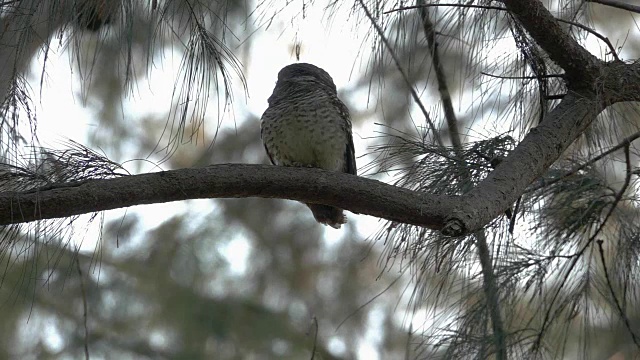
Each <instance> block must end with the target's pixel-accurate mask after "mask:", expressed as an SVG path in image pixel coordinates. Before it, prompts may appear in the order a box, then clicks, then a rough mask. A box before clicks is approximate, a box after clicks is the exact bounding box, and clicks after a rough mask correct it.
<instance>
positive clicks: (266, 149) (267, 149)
mask: <svg viewBox="0 0 640 360" xmlns="http://www.w3.org/2000/svg"><path fill="white" fill-rule="evenodd" d="M268 110H269V109H267V111H268ZM267 111H265V112H264V114H262V118H261V119H260V121H261V122H264V117H265V116H267ZM260 139H262V146H264V150H265V152H266V153H267V156H268V157H269V160H270V161H271V164H272V165H278V164H276V162H275V161H273V156H272V155H271V153H270V152H269V148H268V147H267V144H266V143H265V142H264V126H260Z"/></svg>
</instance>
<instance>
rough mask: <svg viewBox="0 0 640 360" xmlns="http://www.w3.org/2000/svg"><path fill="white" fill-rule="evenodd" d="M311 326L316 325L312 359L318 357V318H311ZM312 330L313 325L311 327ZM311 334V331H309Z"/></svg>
mask: <svg viewBox="0 0 640 360" xmlns="http://www.w3.org/2000/svg"><path fill="white" fill-rule="evenodd" d="M311 326H314V327H315V334H314V336H313V348H312V349H311V360H313V359H314V358H315V357H316V348H317V346H318V319H317V318H316V317H315V316H314V317H312V318H311ZM309 331H311V327H310V328H309ZM307 335H309V332H308V333H307Z"/></svg>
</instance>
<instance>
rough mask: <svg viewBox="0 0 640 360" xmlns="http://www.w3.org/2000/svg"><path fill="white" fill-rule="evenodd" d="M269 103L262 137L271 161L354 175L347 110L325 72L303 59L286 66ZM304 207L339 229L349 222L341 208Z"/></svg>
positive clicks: (323, 222) (321, 221) (353, 156)
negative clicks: (303, 61)
mask: <svg viewBox="0 0 640 360" xmlns="http://www.w3.org/2000/svg"><path fill="white" fill-rule="evenodd" d="M268 101H269V107H268V108H267V110H266V111H265V112H264V114H262V122H261V135H262V142H263V143H264V147H265V149H266V150H267V155H269V159H271V162H272V163H273V164H274V165H281V166H297V167H315V168H321V169H325V170H331V171H340V172H345V173H349V174H353V175H356V159H355V154H354V150H353V138H352V136H351V119H350V117H349V110H348V109H347V107H346V106H345V105H344V104H343V103H342V101H340V99H338V92H337V90H336V86H335V84H334V83H333V79H332V78H331V76H329V74H328V73H327V72H326V71H324V70H322V69H321V68H319V67H317V66H315V65H311V64H305V63H298V64H291V65H288V66H285V67H284V68H282V70H280V72H279V73H278V81H277V82H276V87H275V89H273V94H271V96H270V97H269V100H268ZM306 205H307V206H308V207H309V208H310V209H311V212H313V216H314V217H315V219H316V221H318V222H319V223H322V224H325V225H329V226H331V227H334V228H336V229H339V228H340V225H342V224H344V223H346V222H347V219H346V217H345V216H344V213H343V211H342V209H339V208H336V207H333V206H328V205H321V204H306Z"/></svg>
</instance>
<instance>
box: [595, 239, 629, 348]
mask: <svg viewBox="0 0 640 360" xmlns="http://www.w3.org/2000/svg"><path fill="white" fill-rule="evenodd" d="M596 243H597V244H598V250H599V252H600V261H602V267H603V268H604V277H605V279H606V281H607V287H608V288H609V291H610V292H611V296H612V297H613V302H614V303H615V304H616V308H617V310H618V312H619V313H620V317H621V318H622V321H624V326H625V327H626V328H627V330H629V333H630V334H631V338H632V339H633V343H634V344H636V346H637V347H640V344H639V343H638V337H637V336H636V334H635V332H634V331H633V330H632V329H631V324H630V323H629V318H628V317H627V315H626V314H625V313H624V309H623V308H622V306H621V305H620V301H618V297H617V296H616V293H615V291H613V285H612V284H611V279H610V278H609V271H608V270H607V263H606V262H605V259H604V249H603V248H602V240H598V241H596Z"/></svg>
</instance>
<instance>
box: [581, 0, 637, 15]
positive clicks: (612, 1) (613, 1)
mask: <svg viewBox="0 0 640 360" xmlns="http://www.w3.org/2000/svg"><path fill="white" fill-rule="evenodd" d="M585 2H592V3H596V4H600V5H606V6H611V7H614V8H616V9H622V10H629V11H631V12H635V13H639V14H640V6H638V5H631V4H627V3H623V2H621V1H618V0H585Z"/></svg>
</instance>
